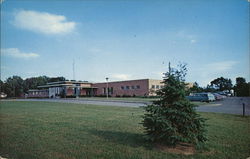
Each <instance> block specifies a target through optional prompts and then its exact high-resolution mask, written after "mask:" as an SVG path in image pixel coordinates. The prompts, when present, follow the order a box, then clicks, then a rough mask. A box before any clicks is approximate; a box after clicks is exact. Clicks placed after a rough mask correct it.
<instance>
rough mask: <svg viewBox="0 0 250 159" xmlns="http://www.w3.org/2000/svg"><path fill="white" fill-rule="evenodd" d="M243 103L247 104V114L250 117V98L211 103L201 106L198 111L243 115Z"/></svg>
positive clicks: (231, 98) (235, 98) (228, 99)
mask: <svg viewBox="0 0 250 159" xmlns="http://www.w3.org/2000/svg"><path fill="white" fill-rule="evenodd" d="M243 103H245V114H246V115H250V97H228V98H226V99H224V100H222V101H217V102H211V103H209V104H208V105H204V106H199V107H198V108H197V110H198V111H201V112H214V113H226V114H239V115H241V114H243Z"/></svg>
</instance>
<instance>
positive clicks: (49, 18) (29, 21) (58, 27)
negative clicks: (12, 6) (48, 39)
mask: <svg viewBox="0 0 250 159" xmlns="http://www.w3.org/2000/svg"><path fill="white" fill-rule="evenodd" d="M13 23H14V25H15V26H16V27H19V28H22V29H26V30H30V31H34V32H40V33H44V34H63V33H69V32H71V31H73V30H74V28H75V25H76V23H75V22H69V21H67V19H66V17H65V16H62V15H55V14H50V13H46V12H37V11H30V10H21V11H18V12H17V13H15V15H14V22H13Z"/></svg>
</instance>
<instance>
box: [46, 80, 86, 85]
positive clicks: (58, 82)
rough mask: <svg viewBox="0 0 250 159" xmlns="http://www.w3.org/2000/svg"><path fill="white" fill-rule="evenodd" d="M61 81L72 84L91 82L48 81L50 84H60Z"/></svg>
mask: <svg viewBox="0 0 250 159" xmlns="http://www.w3.org/2000/svg"><path fill="white" fill-rule="evenodd" d="M59 83H72V84H76V83H89V82H87V81H57V82H48V83H47V85H50V84H59Z"/></svg>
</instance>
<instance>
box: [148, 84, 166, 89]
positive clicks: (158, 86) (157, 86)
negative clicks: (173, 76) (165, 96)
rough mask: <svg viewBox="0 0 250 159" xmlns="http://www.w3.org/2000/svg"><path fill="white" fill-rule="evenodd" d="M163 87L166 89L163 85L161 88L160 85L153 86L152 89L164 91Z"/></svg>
mask: <svg viewBox="0 0 250 159" xmlns="http://www.w3.org/2000/svg"><path fill="white" fill-rule="evenodd" d="M163 87H164V86H162V85H161V86H160V85H152V86H151V88H153V89H155V88H156V89H160V88H161V89H162V88H163Z"/></svg>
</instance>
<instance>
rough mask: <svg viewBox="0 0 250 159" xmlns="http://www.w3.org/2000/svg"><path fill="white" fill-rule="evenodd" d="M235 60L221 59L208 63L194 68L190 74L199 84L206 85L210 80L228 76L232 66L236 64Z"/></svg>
mask: <svg viewBox="0 0 250 159" xmlns="http://www.w3.org/2000/svg"><path fill="white" fill-rule="evenodd" d="M237 63H238V62H237V61H221V62H215V63H209V64H206V65H204V66H200V68H196V69H194V70H193V71H192V74H193V76H194V78H195V79H196V81H198V83H199V84H200V85H201V86H206V85H207V84H209V83H210V82H211V81H212V80H214V79H215V78H218V77H221V76H222V77H225V78H230V76H231V73H230V72H231V71H232V70H233V67H234V66H235V65H236V64H237Z"/></svg>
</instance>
